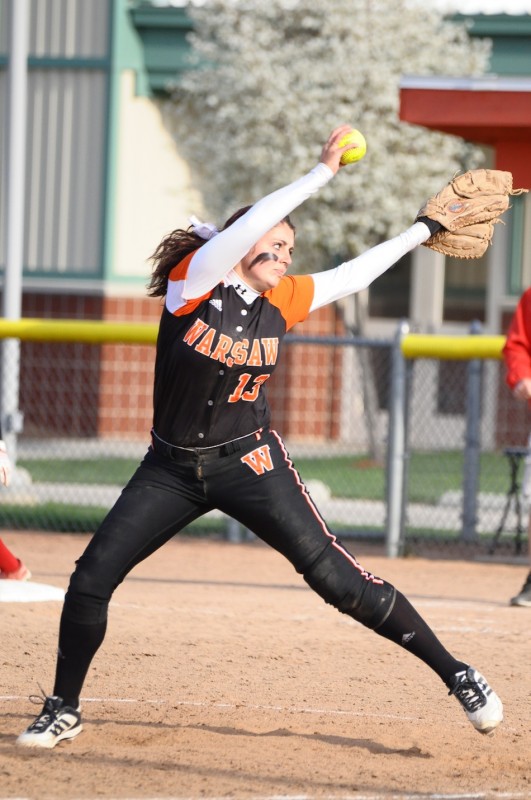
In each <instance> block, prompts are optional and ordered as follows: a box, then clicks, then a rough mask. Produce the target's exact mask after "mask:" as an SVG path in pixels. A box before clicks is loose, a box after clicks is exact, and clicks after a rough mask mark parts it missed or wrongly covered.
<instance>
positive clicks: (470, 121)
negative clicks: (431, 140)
mask: <svg viewBox="0 0 531 800" xmlns="http://www.w3.org/2000/svg"><path fill="white" fill-rule="evenodd" d="M400 119H402V120H404V122H410V123H412V124H415V125H422V126H423V127H425V128H430V129H431V130H437V131H442V132H444V133H451V134H453V135H455V136H461V137H463V138H464V139H466V140H467V141H470V142H475V143H477V144H485V145H490V146H492V147H493V148H494V150H495V168H496V169H505V170H509V171H510V172H512V173H513V178H514V185H515V186H520V187H526V188H528V187H531V79H529V78H497V77H496V76H485V77H481V78H439V77H428V78H417V77H405V78H403V80H402V82H401V85H400Z"/></svg>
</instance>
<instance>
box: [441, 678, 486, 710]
mask: <svg viewBox="0 0 531 800" xmlns="http://www.w3.org/2000/svg"><path fill="white" fill-rule="evenodd" d="M448 694H449V695H452V694H453V695H455V696H456V697H457V699H458V700H459V702H460V703H461V704H462V705H463V706H464V707H465V708H466V710H467V711H470V712H473V711H478V709H480V708H483V706H484V705H485V704H486V702H487V697H486V695H485V692H484V691H483V689H482V688H481V686H480V685H479V683H478V682H477V681H471V680H468V679H467V677H466V674H465V676H464V677H463V678H462V679H461V680H460V681H459V683H457V684H456V685H455V686H454V687H453V689H450V691H449V692H448Z"/></svg>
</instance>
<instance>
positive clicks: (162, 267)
mask: <svg viewBox="0 0 531 800" xmlns="http://www.w3.org/2000/svg"><path fill="white" fill-rule="evenodd" d="M251 207H252V206H243V208H239V209H238V211H235V212H234V214H233V215H232V216H231V217H229V219H228V220H227V221H226V222H225V224H224V225H223V228H222V229H221V230H223V231H224V230H226V228H229V227H230V226H231V225H232V224H233V223H234V222H236V220H237V219H239V218H240V217H242V216H243V215H244V214H245V213H246V212H247V211H249V209H250V208H251ZM280 222H285V223H286V224H287V225H289V227H290V228H291V229H292V231H293V232H295V226H294V225H293V223H292V222H291V220H290V218H289V217H284V219H282V220H280ZM279 224H280V223H279ZM206 241H207V240H206V239H203V238H202V237H201V236H198V234H197V233H194V231H193V227H192V226H190V227H189V228H188V229H187V230H185V229H184V228H177V229H176V230H174V231H172V232H171V233H168V234H166V236H165V237H164V238H163V239H162V241H161V242H160V244H159V245H158V247H157V249H156V250H155V252H154V253H153V255H151V256H150V258H149V260H150V261H152V262H153V271H152V273H151V279H150V281H149V283H148V286H147V289H148V297H164V296H165V295H166V292H167V289H168V276H169V274H170V272H171V271H172V269H173V268H174V267H175V266H176V265H177V264H178V263H179V262H180V261H182V260H183V258H186V256H187V255H189V254H190V253H192V252H193V251H194V250H198V249H199V248H200V247H202V246H203V245H204V244H205V242H206Z"/></svg>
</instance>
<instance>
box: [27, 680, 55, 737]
mask: <svg viewBox="0 0 531 800" xmlns="http://www.w3.org/2000/svg"><path fill="white" fill-rule="evenodd" d="M39 689H40V690H41V694H30V696H29V700H30V703H33V705H41V703H44V708H43V709H42V714H39V716H38V717H37V719H36V720H34V722H33V723H32V724H31V725H30V726H29V729H28V730H32V731H40V730H41V729H44V728H47V727H48V725H49V724H50V723H51V722H52V721H53V720H56V719H57V711H56V709H55V707H54V704H53V700H52V698H51V697H47V696H46V694H45V692H44V689H43V688H42V686H41V685H40V684H39Z"/></svg>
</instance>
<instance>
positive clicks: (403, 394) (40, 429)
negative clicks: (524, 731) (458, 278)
mask: <svg viewBox="0 0 531 800" xmlns="http://www.w3.org/2000/svg"><path fill="white" fill-rule="evenodd" d="M58 324H60V323H58ZM6 344H7V341H6V342H4V345H6ZM153 361H154V347H153V345H152V344H125V343H109V344H103V345H101V344H88V343H83V342H58V341H53V342H50V341H22V343H21V346H20V358H19V360H18V362H17V363H16V364H15V365H13V364H10V363H9V359H7V358H6V357H5V356H4V359H3V381H2V385H3V391H4V396H5V394H6V387H7V388H9V387H10V388H11V393H12V386H11V384H13V383H17V384H18V386H19V391H18V402H19V404H20V407H21V408H20V411H21V415H20V417H21V416H22V415H23V419H24V422H23V425H20V431H19V432H18V433H17V431H16V430H15V429H14V425H13V420H12V419H10V418H9V417H8V416H6V414H5V413H4V415H3V430H4V438H5V439H6V440H7V442H8V448H9V450H10V452H11V455H12V456H13V457H14V458H16V470H15V475H14V479H13V481H12V484H11V486H10V487H8V488H7V489H5V490H2V492H1V500H2V505H1V506H0V527H1V528H4V529H15V530H16V529H35V528H39V529H50V530H63V531H71V532H76V531H84V532H85V531H92V530H94V528H95V527H96V526H97V524H98V523H99V522H100V520H101V519H102V518H103V516H104V515H105V513H106V511H107V510H108V509H109V508H110V506H111V505H112V504H113V503H114V501H115V499H116V498H117V497H118V495H119V493H120V491H121V488H122V487H123V485H124V484H125V483H126V481H127V480H128V478H129V477H130V475H131V474H132V473H133V471H134V469H135V468H136V466H137V465H138V463H139V461H140V459H141V458H142V456H143V454H144V453H145V451H146V449H147V447H148V446H149V430H150V424H151V387H152V377H153ZM267 393H268V397H269V400H270V404H271V407H272V413H273V425H274V427H275V428H276V430H278V431H279V433H280V434H281V435H282V436H283V437H284V439H285V441H286V443H287V445H288V449H289V452H290V455H291V456H292V458H293V459H294V462H295V466H296V467H297V469H298V470H299V472H300V473H301V476H302V477H303V479H304V480H305V482H306V483H307V485H308V487H309V489H310V493H311V495H312V497H313V499H314V501H315V503H316V505H317V506H318V508H319V509H320V511H321V513H322V514H323V516H324V517H325V519H326V520H327V522H328V523H329V525H330V527H331V529H332V530H333V531H334V533H336V534H337V535H338V536H340V537H341V538H343V539H358V540H370V541H380V542H381V543H382V544H384V543H385V542H387V546H388V552H389V554H390V555H400V554H408V553H422V554H424V555H426V554H438V555H444V556H452V557H454V556H458V557H467V556H468V555H470V554H474V556H477V555H478V554H481V553H483V554H485V555H494V556H496V557H499V556H501V555H504V554H505V555H507V554H509V553H520V552H523V551H524V549H525V546H526V539H527V506H526V505H525V504H519V503H520V488H521V486H520V484H521V479H522V472H523V462H524V457H525V453H526V450H525V446H526V443H527V428H528V412H527V409H526V408H524V407H522V406H521V405H520V404H518V403H516V401H514V400H513V398H512V397H511V395H510V392H509V390H508V389H507V388H506V387H505V384H504V372H503V363H502V362H501V361H500V360H499V359H487V360H485V359H483V360H475V359H472V360H469V361H464V360H461V359H458V360H452V359H444V360H441V359H437V358H417V359H410V358H408V359H404V357H403V355H402V352H401V348H400V337H397V339H396V340H370V339H363V338H359V337H311V338H310V337H304V338H303V337H294V336H291V337H287V339H286V340H285V344H284V352H283V357H282V359H281V360H280V363H279V366H278V367H277V370H276V372H275V374H274V376H273V377H272V378H271V380H270V381H269V382H268V386H267ZM8 394H9V392H8ZM16 416H17V415H16V414H15V418H16ZM508 448H509V449H508ZM187 532H188V533H197V534H212V535H218V536H226V537H229V538H241V537H242V536H247V535H248V534H247V532H245V531H242V530H241V529H240V528H239V526H238V525H237V523H236V522H235V521H234V520H230V519H228V518H226V517H224V516H223V515H222V514H219V513H216V512H211V513H210V514H208V515H207V516H205V517H204V518H203V519H201V520H198V521H197V522H195V523H194V524H193V525H192V526H191V527H190V528H189V529H188V531H187ZM390 541H391V546H389V542H390Z"/></svg>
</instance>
